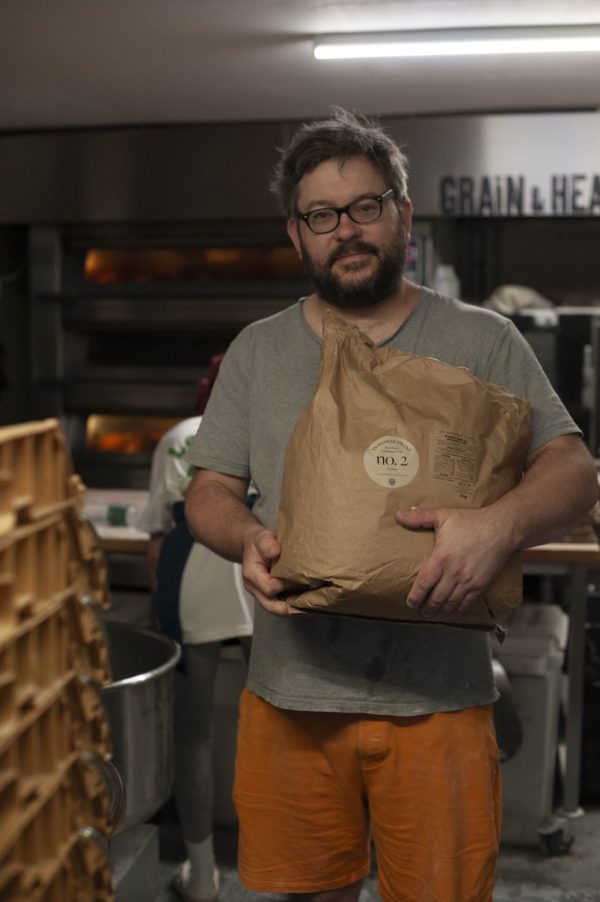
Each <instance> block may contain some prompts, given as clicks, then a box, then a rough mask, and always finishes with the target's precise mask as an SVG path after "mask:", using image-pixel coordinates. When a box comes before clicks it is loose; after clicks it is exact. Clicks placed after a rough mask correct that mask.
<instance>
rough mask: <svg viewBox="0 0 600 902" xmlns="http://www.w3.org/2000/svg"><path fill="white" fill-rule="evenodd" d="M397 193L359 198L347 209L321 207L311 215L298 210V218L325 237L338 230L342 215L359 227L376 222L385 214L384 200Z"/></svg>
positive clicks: (348, 205)
mask: <svg viewBox="0 0 600 902" xmlns="http://www.w3.org/2000/svg"><path fill="white" fill-rule="evenodd" d="M395 193H396V189H395V188H388V190H387V191H386V192H385V193H384V194H378V195H376V196H371V195H369V196H368V197H359V199H358V200H353V201H352V203H351V204H346V206H345V207H320V208H319V209H318V210H311V211H310V213H300V211H299V210H296V217H297V218H298V219H301V220H302V221H303V222H305V223H306V225H307V226H308V227H309V229H310V230H311V232H314V233H315V235H325V234H326V233H327V232H333V231H334V230H335V229H337V227H338V225H339V224H340V217H341V215H342V213H347V214H348V216H349V217H350V219H351V220H352V222H356V223H358V224H359V225H363V224H365V223H367V222H375V220H377V219H379V217H380V216H381V214H382V212H383V202H384V200H387V199H388V198H389V197H393V196H394V194H395Z"/></svg>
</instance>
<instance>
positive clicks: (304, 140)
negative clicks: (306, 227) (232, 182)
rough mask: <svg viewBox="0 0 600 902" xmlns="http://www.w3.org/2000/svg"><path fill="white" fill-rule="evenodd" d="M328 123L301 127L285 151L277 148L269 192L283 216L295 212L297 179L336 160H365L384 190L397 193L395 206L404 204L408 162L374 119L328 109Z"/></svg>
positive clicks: (320, 122) (288, 215)
mask: <svg viewBox="0 0 600 902" xmlns="http://www.w3.org/2000/svg"><path fill="white" fill-rule="evenodd" d="M331 113H332V114H331V116H330V117H329V118H328V119H320V120H319V119H318V120H316V121H314V122H307V123H305V124H304V125H302V126H301V127H300V128H299V129H298V131H297V132H296V133H295V135H294V136H293V138H292V140H291V141H290V143H289V145H288V146H287V147H286V148H280V153H281V157H280V159H279V162H278V163H277V165H276V167H275V170H274V173H273V180H272V182H271V191H272V192H273V194H275V195H276V197H277V199H278V200H279V204H280V206H281V208H282V210H283V213H284V215H285V216H287V217H292V216H293V215H294V213H295V212H296V196H297V190H298V184H299V182H300V179H301V178H302V177H303V176H304V175H306V173H307V172H312V170H313V169H316V167H317V166H319V164H320V163H324V162H325V161H326V160H331V159H334V158H339V159H341V160H346V159H348V158H349V157H357V156H364V157H367V159H368V160H370V162H371V163H372V164H373V166H375V168H376V169H378V170H379V172H381V174H382V175H383V177H384V179H385V183H386V186H387V187H389V188H395V189H396V198H395V199H396V203H397V204H401V203H403V202H404V201H405V200H406V199H407V197H408V194H407V190H408V161H407V159H406V157H405V155H404V154H403V153H402V151H401V150H400V148H399V147H398V145H397V144H396V142H395V141H394V140H393V139H392V138H390V136H389V135H388V134H387V133H386V132H385V131H384V130H383V128H382V127H381V125H380V124H379V123H378V122H377V121H376V120H374V119H369V118H367V117H366V116H359V115H357V114H355V113H350V112H348V110H344V109H343V108H342V107H338V106H334V107H332V108H331Z"/></svg>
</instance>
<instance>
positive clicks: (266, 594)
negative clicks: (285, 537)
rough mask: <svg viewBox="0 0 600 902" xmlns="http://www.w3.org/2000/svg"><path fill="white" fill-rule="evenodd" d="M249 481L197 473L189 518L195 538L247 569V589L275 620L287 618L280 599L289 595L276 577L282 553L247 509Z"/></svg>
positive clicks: (268, 531) (209, 472)
mask: <svg viewBox="0 0 600 902" xmlns="http://www.w3.org/2000/svg"><path fill="white" fill-rule="evenodd" d="M247 491H248V480H247V479H240V478H238V477H237V476H227V475H225V474H223V473H216V472H214V471H212V470H197V471H196V473H195V474H194V476H193V477H192V481H191V483H190V485H189V487H188V489H187V491H186V493H185V516H186V521H187V524H188V528H189V530H190V532H191V533H192V535H193V536H194V538H195V539H196V540H197V541H198V542H201V543H202V544H203V545H207V546H208V548H211V549H212V550H213V551H215V552H216V553H217V554H220V555H221V557H225V558H227V559H228V560H230V561H237V562H240V561H241V563H242V571H243V576H244V586H245V587H246V589H247V590H248V592H250V594H251V595H254V597H255V598H256V600H257V601H258V602H259V604H261V605H262V606H263V607H264V608H265V609H266V610H267V611H270V612H271V613H272V614H282V615H284V614H285V615H287V614H288V609H287V605H286V603H285V602H284V601H279V600H278V599H277V596H278V595H280V594H281V592H282V591H283V589H284V584H283V583H282V582H281V580H278V579H275V577H273V576H271V573H270V570H271V566H272V564H273V562H274V561H275V560H277V558H278V557H279V555H280V554H281V547H280V545H279V543H278V541H277V539H276V537H275V533H274V532H273V531H272V530H271V529H267V528H266V527H265V526H263V525H262V523H260V522H259V521H258V520H257V519H256V517H255V516H254V515H253V514H252V512H251V511H250V510H249V509H248V507H247V506H246V493H247Z"/></svg>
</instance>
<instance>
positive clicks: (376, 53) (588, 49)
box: [314, 25, 600, 60]
mask: <svg viewBox="0 0 600 902" xmlns="http://www.w3.org/2000/svg"><path fill="white" fill-rule="evenodd" d="M599 51H600V26H598V25H591V26H586V25H580V26H564V27H558V26H556V27H554V26H540V27H539V28H533V27H532V28H466V29H448V30H446V31H403V32H389V33H377V34H345V35H324V36H323V37H319V38H317V39H316V40H315V47H314V55H315V57H316V59H319V60H333V59H374V58H382V57H415V56H480V55H486V54H507V53H592V52H599Z"/></svg>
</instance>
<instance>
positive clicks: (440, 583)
mask: <svg viewBox="0 0 600 902" xmlns="http://www.w3.org/2000/svg"><path fill="white" fill-rule="evenodd" d="M597 500H598V477H597V474H596V467H595V464H594V461H593V460H592V458H591V456H590V454H589V452H588V451H587V449H586V447H585V446H584V444H583V442H582V441H581V439H580V438H579V437H578V436H575V435H563V436H559V437H557V438H555V439H552V440H551V441H549V442H547V444H545V445H542V447H541V448H538V449H537V450H536V451H535V452H533V454H531V455H530V457H529V458H528V460H527V464H526V470H525V473H524V475H523V479H522V480H521V482H520V483H519V485H517V486H516V487H515V488H514V489H512V491H510V492H508V493H507V494H506V495H504V496H503V497H502V498H500V499H499V500H498V501H495V502H494V503H493V504H490V505H488V506H487V507H483V508H480V509H479V510H456V509H452V508H428V509H426V508H415V509H413V510H409V511H398V512H397V514H396V519H397V520H398V523H400V524H401V525H402V526H405V527H407V528H409V529H433V530H434V531H435V545H434V549H433V553H432V554H431V556H430V557H429V558H428V560H427V561H425V563H424V564H423V565H422V567H421V569H420V570H419V573H418V574H417V576H416V579H415V582H414V584H413V587H412V589H411V591H410V593H409V596H408V599H407V603H408V604H409V606H410V607H413V608H420V609H421V611H422V613H423V614H425V615H427V614H433V613H435V614H436V615H439V614H444V615H446V616H447V615H450V614H452V613H454V612H455V611H458V612H460V611H465V610H467V608H468V607H469V606H470V605H471V604H472V603H473V602H474V601H475V599H476V598H478V597H479V596H481V594H482V593H483V592H484V591H485V589H486V588H487V586H489V585H490V583H491V582H492V581H493V580H494V579H495V578H496V576H498V574H499V573H500V571H501V570H502V568H503V566H504V564H505V563H506V560H507V558H508V557H509V555H510V554H512V553H513V552H514V551H518V550H520V549H523V548H530V547H531V546H532V545H541V544H544V543H545V542H551V541H553V540H556V539H561V538H562V537H563V536H564V535H566V533H567V532H568V531H569V530H570V529H571V528H572V527H573V526H574V525H576V524H577V522H578V521H579V520H580V519H581V518H582V517H583V516H584V515H585V514H586V513H587V512H588V511H589V510H590V509H591V508H592V507H593V505H594V504H595V503H596V501H597Z"/></svg>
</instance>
